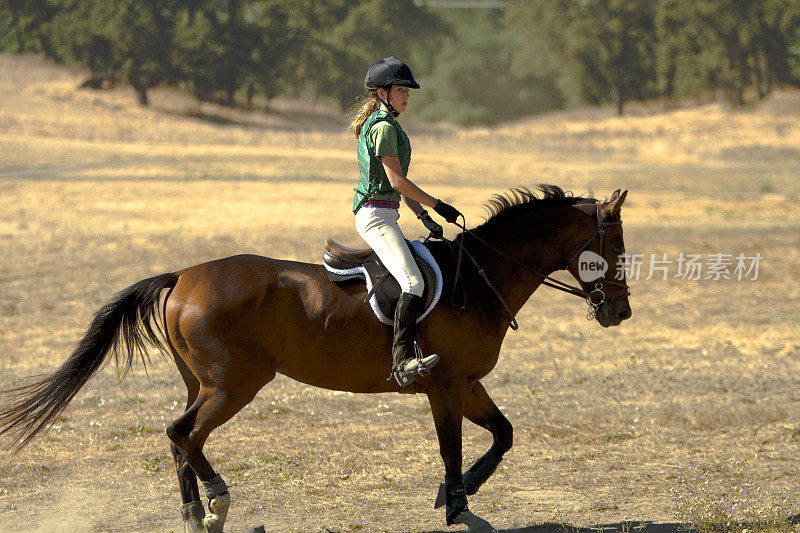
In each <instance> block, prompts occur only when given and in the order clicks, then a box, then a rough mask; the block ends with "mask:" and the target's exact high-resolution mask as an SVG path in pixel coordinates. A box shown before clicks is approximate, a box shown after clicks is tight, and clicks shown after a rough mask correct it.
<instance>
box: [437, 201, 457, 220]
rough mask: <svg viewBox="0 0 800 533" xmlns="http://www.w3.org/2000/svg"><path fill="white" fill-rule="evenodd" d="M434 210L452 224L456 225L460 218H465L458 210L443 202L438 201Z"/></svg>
mask: <svg viewBox="0 0 800 533" xmlns="http://www.w3.org/2000/svg"><path fill="white" fill-rule="evenodd" d="M433 210H434V211H436V213H437V214H438V215H439V216H440V217H442V218H443V219H445V220H446V221H448V222H449V223H451V224H453V223H455V222H456V220H458V217H460V216H464V215H462V214H461V213H460V212H459V210H458V209H456V208H455V207H453V206H452V205H450V204H446V203H444V202H443V201H441V200H436V205H434V206H433Z"/></svg>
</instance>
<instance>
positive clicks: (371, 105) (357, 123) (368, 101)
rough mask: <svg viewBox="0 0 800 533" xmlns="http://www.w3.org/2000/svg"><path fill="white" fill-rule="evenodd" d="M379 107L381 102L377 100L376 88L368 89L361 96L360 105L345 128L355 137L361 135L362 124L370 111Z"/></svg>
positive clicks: (372, 111)
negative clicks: (348, 125)
mask: <svg viewBox="0 0 800 533" xmlns="http://www.w3.org/2000/svg"><path fill="white" fill-rule="evenodd" d="M380 107H381V102H380V100H378V91H377V90H376V89H369V90H368V92H367V94H365V95H364V96H363V97H362V98H361V107H360V108H359V110H358V111H357V112H356V115H355V117H353V121H352V122H350V127H348V128H347V130H348V131H352V132H353V134H354V135H355V136H356V137H358V136H359V135H361V128H362V127H363V126H364V122H366V121H367V119H368V118H369V116H370V115H371V114H372V113H374V112H375V111H377V110H378V109H380Z"/></svg>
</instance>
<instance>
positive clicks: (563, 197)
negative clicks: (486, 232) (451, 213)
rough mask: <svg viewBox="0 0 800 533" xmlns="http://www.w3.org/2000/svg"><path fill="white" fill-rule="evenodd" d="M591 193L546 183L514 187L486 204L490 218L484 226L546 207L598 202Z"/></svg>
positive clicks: (495, 196)
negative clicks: (575, 193)
mask: <svg viewBox="0 0 800 533" xmlns="http://www.w3.org/2000/svg"><path fill="white" fill-rule="evenodd" d="M537 192H541V193H542V196H541V197H539V196H537ZM589 194H590V196H573V194H572V193H571V192H564V190H563V189H562V188H561V187H558V186H556V185H547V184H544V183H541V184H539V185H537V186H536V190H531V189H529V188H527V187H513V188H511V189H509V190H508V192H506V193H505V194H496V195H494V196H493V197H492V198H490V199H489V201H488V202H487V204H486V205H484V208H485V209H486V211H487V212H488V218H487V220H486V222H485V223H484V224H482V226H486V225H488V224H492V223H495V222H500V221H505V220H509V219H512V218H515V217H516V216H519V215H521V214H523V213H528V212H530V211H531V210H536V209H542V208H545V207H553V206H564V205H576V204H591V203H596V202H597V201H598V200H597V199H595V198H592V197H591V191H590V192H589Z"/></svg>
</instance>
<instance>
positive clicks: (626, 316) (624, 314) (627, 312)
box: [619, 309, 631, 320]
mask: <svg viewBox="0 0 800 533" xmlns="http://www.w3.org/2000/svg"><path fill="white" fill-rule="evenodd" d="M619 317H620V318H621V319H622V320H627V319H629V318H630V317H631V310H630V309H623V310H622V311H620V312H619Z"/></svg>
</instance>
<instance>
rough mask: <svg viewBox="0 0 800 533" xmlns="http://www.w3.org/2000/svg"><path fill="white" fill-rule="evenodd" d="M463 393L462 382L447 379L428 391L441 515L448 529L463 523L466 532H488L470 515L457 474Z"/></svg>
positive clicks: (487, 526) (465, 390)
mask: <svg viewBox="0 0 800 533" xmlns="http://www.w3.org/2000/svg"><path fill="white" fill-rule="evenodd" d="M467 394H468V387H467V383H466V380H464V381H463V382H454V381H453V380H451V381H450V382H445V383H442V384H437V386H432V387H430V388H429V389H428V401H429V402H430V404H431V413H432V414H433V422H434V424H435V425H436V435H437V437H438V439H439V451H440V453H441V455H442V460H443V461H444V472H445V476H444V480H445V505H446V507H445V513H446V514H445V516H446V518H447V525H448V526H449V525H452V524H465V525H467V526H469V531H470V533H491V532H494V531H495V529H494V528H493V527H492V526H491V524H489V523H488V522H487V521H485V520H483V519H482V518H479V517H478V516H476V515H474V514H473V513H472V512H470V510H469V507H468V505H467V488H466V485H465V484H464V476H462V474H461V423H462V419H463V417H464V404H465V402H466V398H467Z"/></svg>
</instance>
